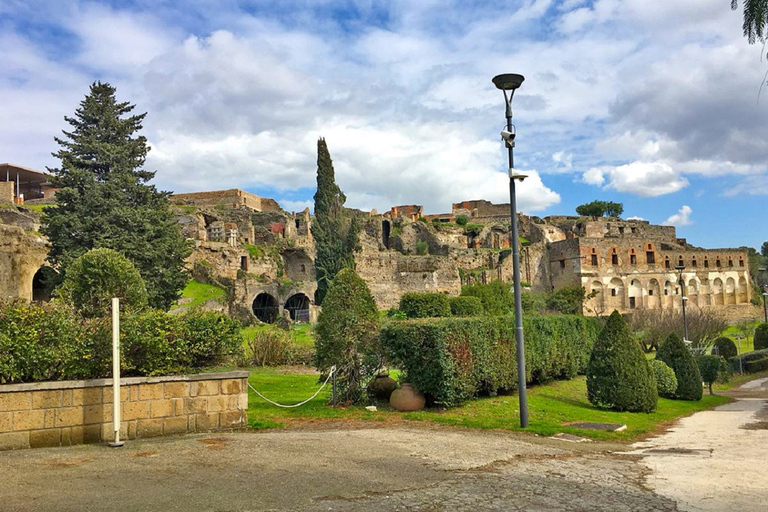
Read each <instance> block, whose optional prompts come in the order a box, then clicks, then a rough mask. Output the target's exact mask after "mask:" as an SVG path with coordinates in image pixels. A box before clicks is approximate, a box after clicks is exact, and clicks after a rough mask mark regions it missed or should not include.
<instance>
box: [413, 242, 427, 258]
mask: <svg viewBox="0 0 768 512" xmlns="http://www.w3.org/2000/svg"><path fill="white" fill-rule="evenodd" d="M428 252H429V244H428V243H427V242H426V241H424V240H419V241H418V242H416V254H418V255H419V256H424V255H425V254H427V253H428Z"/></svg>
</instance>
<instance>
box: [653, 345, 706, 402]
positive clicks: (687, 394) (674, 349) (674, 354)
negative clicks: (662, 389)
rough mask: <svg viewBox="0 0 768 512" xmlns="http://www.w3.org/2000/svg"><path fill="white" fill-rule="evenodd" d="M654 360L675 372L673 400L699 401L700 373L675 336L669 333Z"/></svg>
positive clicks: (689, 352)
mask: <svg viewBox="0 0 768 512" xmlns="http://www.w3.org/2000/svg"><path fill="white" fill-rule="evenodd" d="M656 359H659V360H661V361H664V362H665V363H667V366H669V367H670V368H672V369H673V370H674V371H675V377H677V389H676V390H675V398H678V399H680V400H701V395H702V391H701V373H700V372H699V366H698V365H697V364H696V360H695V359H694V358H693V354H691V351H690V350H689V349H688V347H686V346H685V343H683V340H681V339H680V338H679V337H678V335H677V334H675V333H671V334H670V335H669V336H667V339H665V340H664V342H663V343H662V344H661V346H660V347H659V350H658V351H657V352H656Z"/></svg>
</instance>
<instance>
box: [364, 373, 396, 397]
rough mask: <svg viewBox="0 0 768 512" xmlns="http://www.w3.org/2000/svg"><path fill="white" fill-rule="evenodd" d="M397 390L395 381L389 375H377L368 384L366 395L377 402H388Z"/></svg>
mask: <svg viewBox="0 0 768 512" xmlns="http://www.w3.org/2000/svg"><path fill="white" fill-rule="evenodd" d="M396 388H397V381H395V379H393V378H391V377H390V376H389V375H377V376H376V377H374V378H373V379H372V380H371V382H369V383H368V394H369V395H370V396H371V397H373V398H377V399H379V400H389V397H390V395H392V392H393V391H394V390H395V389H396Z"/></svg>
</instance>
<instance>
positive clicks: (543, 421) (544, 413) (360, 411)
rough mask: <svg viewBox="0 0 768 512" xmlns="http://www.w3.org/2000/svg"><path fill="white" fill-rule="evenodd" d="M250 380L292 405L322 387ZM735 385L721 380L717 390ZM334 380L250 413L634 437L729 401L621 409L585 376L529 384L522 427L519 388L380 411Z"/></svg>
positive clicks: (264, 377)
mask: <svg viewBox="0 0 768 512" xmlns="http://www.w3.org/2000/svg"><path fill="white" fill-rule="evenodd" d="M250 370H251V376H250V383H251V385H252V386H253V387H255V388H256V389H258V390H259V391H260V392H261V393H262V394H264V395H265V396H267V397H268V398H270V399H272V400H274V401H277V402H280V403H283V404H293V403H298V402H301V401H303V400H306V399H307V398H309V397H310V396H311V395H312V394H313V393H314V392H315V391H316V390H317V389H318V388H319V387H320V384H318V382H317V379H318V377H317V374H316V373H314V372H310V371H307V370H302V371H298V372H297V371H296V370H295V369H294V370H291V369H283V368H251V369H250ZM759 376H760V375H758V374H753V375H750V376H736V377H737V378H735V379H734V380H732V381H731V385H733V384H734V383H741V382H744V381H746V380H751V379H754V378H757V377H759ZM723 387H730V386H728V385H725V386H724V385H719V387H718V388H716V389H723ZM330 396H331V389H330V384H329V385H328V386H327V387H326V388H325V389H324V390H323V391H322V392H321V393H320V394H319V395H318V396H317V397H316V398H315V399H313V400H311V401H310V402H308V403H307V404H306V405H303V406H301V407H298V408H293V409H282V408H278V407H275V406H273V405H271V404H269V403H268V402H266V401H264V400H262V399H261V398H259V397H258V396H256V395H255V394H254V393H253V391H250V392H249V397H248V404H249V407H248V418H249V424H250V425H251V426H252V427H253V428H274V427H280V426H284V425H287V424H290V423H293V422H298V421H310V420H315V421H317V420H325V419H345V420H354V421H374V422H383V421H422V422H424V421H426V422H435V423H441V424H446V425H454V426H459V427H467V428H482V429H501V430H512V431H525V432H531V433H535V434H539V435H543V436H550V435H553V434H555V433H558V432H565V433H569V434H575V435H579V436H583V437H589V438H592V439H604V440H610V441H633V440H635V439H637V438H638V437H640V436H643V435H645V434H648V433H651V432H654V431H656V430H658V429H660V428H663V426H664V425H665V424H667V423H669V422H671V421H673V420H674V419H676V418H678V417H681V416H687V415H689V414H692V413H694V412H697V411H701V410H704V409H709V408H711V407H714V406H717V405H720V404H723V403H726V402H728V401H729V399H728V398H727V397H723V396H718V395H714V396H710V395H708V394H705V395H704V398H703V399H702V400H701V401H700V402H686V401H682V400H667V399H664V398H660V399H659V406H658V408H657V409H656V411H654V412H653V413H650V414H645V413H619V412H613V411H605V410H600V409H596V408H594V407H593V406H592V405H591V404H590V403H589V402H588V401H587V391H586V378H585V377H583V376H580V377H578V378H576V379H573V380H571V381H556V382H552V383H550V384H548V385H545V386H535V387H531V388H528V412H529V426H528V428H526V429H521V428H520V427H519V409H518V400H517V393H514V394H513V395H510V396H497V397H489V398H481V399H479V400H474V401H470V402H467V403H466V404H464V405H462V406H460V407H455V408H452V409H449V410H436V409H434V410H425V411H419V412H411V413H400V412H396V411H390V410H389V406H388V404H379V411H377V412H369V411H367V410H365V409H364V408H363V407H357V406H356V407H349V408H336V409H334V408H332V407H329V406H327V405H326V404H327V403H328V402H329V401H330ZM584 421H590V422H605V423H622V424H626V425H627V429H626V430H624V431H622V432H601V431H595V430H586V429H580V428H576V427H570V426H566V425H565V424H566V423H570V422H584Z"/></svg>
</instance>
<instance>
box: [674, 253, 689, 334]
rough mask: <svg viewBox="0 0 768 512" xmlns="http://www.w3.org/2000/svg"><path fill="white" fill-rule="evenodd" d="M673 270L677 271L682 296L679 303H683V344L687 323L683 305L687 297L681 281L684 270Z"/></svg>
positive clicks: (680, 267)
mask: <svg viewBox="0 0 768 512" xmlns="http://www.w3.org/2000/svg"><path fill="white" fill-rule="evenodd" d="M675 270H677V275H678V276H679V280H678V282H679V283H680V293H681V294H682V295H683V298H682V299H681V302H682V303H683V342H684V343H685V342H687V341H688V322H687V320H686V319H685V303H686V301H687V300H688V297H686V296H685V281H684V280H683V270H685V265H678V266H676V267H675Z"/></svg>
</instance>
